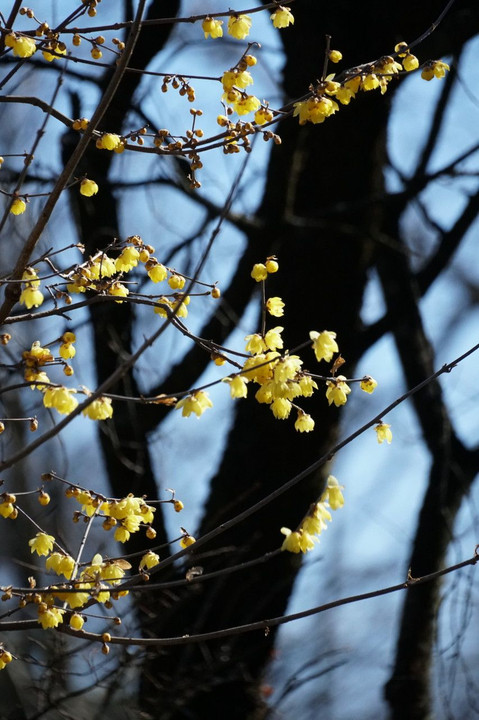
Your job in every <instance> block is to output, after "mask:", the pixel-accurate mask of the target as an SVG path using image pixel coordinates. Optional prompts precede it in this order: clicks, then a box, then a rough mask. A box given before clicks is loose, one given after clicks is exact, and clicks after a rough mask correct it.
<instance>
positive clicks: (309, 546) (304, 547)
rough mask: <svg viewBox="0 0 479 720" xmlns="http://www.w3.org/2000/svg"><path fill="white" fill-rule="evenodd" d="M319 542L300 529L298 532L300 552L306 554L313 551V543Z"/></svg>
mask: <svg viewBox="0 0 479 720" xmlns="http://www.w3.org/2000/svg"><path fill="white" fill-rule="evenodd" d="M315 540H316V542H319V540H318V538H316V537H315V536H314V535H310V534H309V533H308V532H306V531H305V530H303V529H302V528H301V529H300V530H299V548H300V550H301V552H303V553H306V552H309V551H310V550H313V549H314V541H315Z"/></svg>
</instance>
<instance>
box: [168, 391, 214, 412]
mask: <svg viewBox="0 0 479 720" xmlns="http://www.w3.org/2000/svg"><path fill="white" fill-rule="evenodd" d="M209 407H213V403H212V402H211V400H210V398H209V397H208V394H207V393H206V392H204V390H197V391H196V392H194V393H191V395H186V396H185V397H184V398H182V399H181V400H179V401H178V402H177V403H176V408H177V409H180V408H182V413H181V414H182V415H183V417H189V416H190V415H191V413H194V414H195V415H196V416H197V417H200V416H201V415H202V414H203V413H204V411H205V410H206V409H207V408H209Z"/></svg>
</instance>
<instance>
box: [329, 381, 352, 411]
mask: <svg viewBox="0 0 479 720" xmlns="http://www.w3.org/2000/svg"><path fill="white" fill-rule="evenodd" d="M326 386H327V389H326V398H327V400H328V403H329V404H330V405H331V404H332V403H334V404H335V405H336V407H339V406H340V405H344V404H345V403H346V401H347V399H348V395H349V393H350V392H351V388H350V387H349V385H347V384H346V378H345V377H344V375H338V377H337V378H336V380H330V381H328V382H327V383H326Z"/></svg>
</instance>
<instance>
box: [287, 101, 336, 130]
mask: <svg viewBox="0 0 479 720" xmlns="http://www.w3.org/2000/svg"><path fill="white" fill-rule="evenodd" d="M337 110H339V106H338V103H336V102H335V101H334V100H331V98H328V97H325V96H324V95H322V96H320V97H311V98H309V99H308V100H305V101H302V102H297V103H294V112H293V116H294V117H296V116H298V115H299V124H300V125H305V124H306V122H312V123H313V124H314V125H317V124H318V123H322V122H324V120H325V119H326V118H327V117H329V116H330V115H334V113H335V112H337Z"/></svg>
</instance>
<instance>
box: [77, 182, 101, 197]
mask: <svg viewBox="0 0 479 720" xmlns="http://www.w3.org/2000/svg"><path fill="white" fill-rule="evenodd" d="M97 192H98V185H97V184H96V182H95V181H94V180H88V178H85V179H84V180H82V181H81V184H80V195H84V196H85V197H92V196H93V195H96V194H97Z"/></svg>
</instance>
